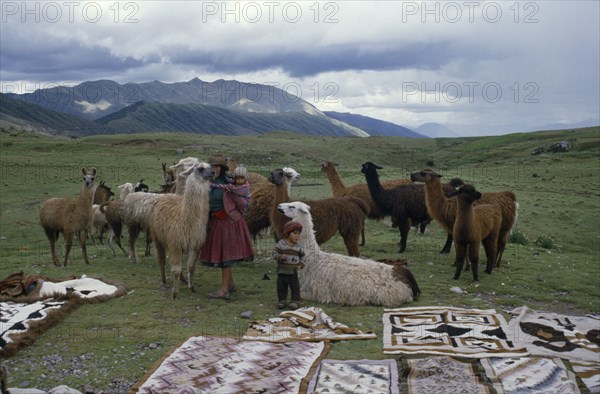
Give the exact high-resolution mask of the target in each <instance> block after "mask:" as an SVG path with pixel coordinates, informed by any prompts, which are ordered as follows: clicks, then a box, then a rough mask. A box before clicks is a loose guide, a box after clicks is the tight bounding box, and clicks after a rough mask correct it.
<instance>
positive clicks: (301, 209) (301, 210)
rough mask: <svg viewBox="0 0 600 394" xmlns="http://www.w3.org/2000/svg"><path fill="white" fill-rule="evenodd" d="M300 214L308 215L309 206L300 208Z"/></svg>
mask: <svg viewBox="0 0 600 394" xmlns="http://www.w3.org/2000/svg"><path fill="white" fill-rule="evenodd" d="M300 212H302V213H307V214H308V213H310V206H308V205H303V206H300Z"/></svg>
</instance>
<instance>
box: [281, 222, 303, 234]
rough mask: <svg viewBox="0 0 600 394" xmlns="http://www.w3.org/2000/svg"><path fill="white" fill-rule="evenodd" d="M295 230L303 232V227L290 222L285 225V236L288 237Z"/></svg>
mask: <svg viewBox="0 0 600 394" xmlns="http://www.w3.org/2000/svg"><path fill="white" fill-rule="evenodd" d="M294 230H300V231H302V225H301V224H300V223H298V222H294V221H293V220H292V221H289V222H287V223H286V224H285V226H283V235H284V236H285V237H287V236H288V235H290V233H291V232H292V231H294Z"/></svg>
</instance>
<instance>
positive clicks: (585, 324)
mask: <svg viewBox="0 0 600 394" xmlns="http://www.w3.org/2000/svg"><path fill="white" fill-rule="evenodd" d="M510 313H511V314H513V315H514V316H515V317H514V318H513V319H512V320H511V321H510V324H509V328H510V329H509V333H510V334H511V338H510V339H511V340H512V341H513V342H514V343H515V344H518V345H520V346H526V347H527V349H528V350H529V352H530V353H531V354H532V355H536V356H549V357H559V358H563V359H567V360H569V362H570V363H571V366H572V367H573V371H575V373H576V374H577V376H579V377H580V378H581V380H582V381H583V382H584V383H585V385H586V386H587V387H588V389H589V390H590V391H591V392H593V393H600V318H598V316H595V317H593V316H565V315H560V314H557V313H550V312H538V311H535V310H533V309H529V308H527V307H526V306H522V307H519V308H516V309H514V310H512V311H511V312H510Z"/></svg>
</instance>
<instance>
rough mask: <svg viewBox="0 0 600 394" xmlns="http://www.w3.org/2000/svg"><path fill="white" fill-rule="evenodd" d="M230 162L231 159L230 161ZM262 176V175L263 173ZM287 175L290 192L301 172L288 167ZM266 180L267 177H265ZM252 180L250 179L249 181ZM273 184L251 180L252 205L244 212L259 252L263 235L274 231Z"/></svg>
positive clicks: (258, 252) (260, 251)
mask: <svg viewBox="0 0 600 394" xmlns="http://www.w3.org/2000/svg"><path fill="white" fill-rule="evenodd" d="M228 163H230V161H228ZM261 176H262V175H261ZM285 176H286V178H287V180H288V194H289V193H290V190H291V189H290V185H291V184H292V183H295V182H296V181H297V180H298V179H300V174H298V172H297V171H296V170H294V169H293V168H291V167H286V171H285ZM265 180H266V178H265ZM249 182H250V181H249ZM273 188H274V186H273V184H272V183H270V182H269V181H268V180H267V181H266V182H262V181H261V182H258V183H252V182H250V190H251V191H252V199H251V200H250V207H249V208H248V210H247V211H246V213H245V214H244V220H245V221H246V225H247V226H248V230H249V231H250V234H252V238H253V241H254V246H255V248H254V249H255V251H256V253H257V254H261V253H262V249H261V248H260V240H259V239H258V238H262V237H263V236H265V235H267V234H270V233H271V232H272V229H271V222H270V219H269V218H270V212H271V209H272V207H273Z"/></svg>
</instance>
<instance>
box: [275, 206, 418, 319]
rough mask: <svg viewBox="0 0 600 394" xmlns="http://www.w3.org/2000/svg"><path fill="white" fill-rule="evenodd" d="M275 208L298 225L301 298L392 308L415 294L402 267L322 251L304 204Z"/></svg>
mask: <svg viewBox="0 0 600 394" xmlns="http://www.w3.org/2000/svg"><path fill="white" fill-rule="evenodd" d="M279 210H280V211H281V213H283V214H284V215H286V216H287V217H289V218H290V219H292V220H295V221H297V222H299V223H300V224H302V232H301V233H300V239H299V240H298V243H299V244H300V245H302V248H303V249H304V252H305V257H304V263H305V267H304V268H303V269H301V270H298V277H299V280H300V292H301V295H302V298H303V299H307V300H311V301H315V302H321V303H324V304H340V305H382V306H387V307H396V306H399V305H402V304H406V303H408V302H412V301H413V300H414V299H415V298H416V297H417V296H418V295H419V293H420V290H419V286H418V285H417V281H416V279H415V277H414V276H413V274H412V272H410V271H409V270H408V269H407V268H406V267H403V266H401V265H394V266H392V265H387V264H382V263H380V262H377V261H374V260H367V259H362V258H359V257H351V256H344V255H341V254H336V253H326V252H322V251H321V249H320V248H319V244H317V241H316V239H315V234H314V228H313V220H312V217H311V212H310V207H309V206H308V205H307V204H305V203H302V202H299V201H296V202H291V203H284V204H279Z"/></svg>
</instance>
